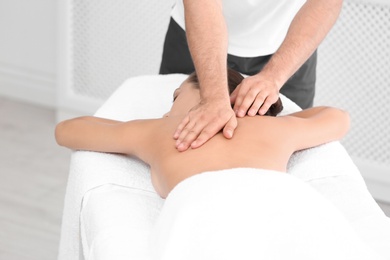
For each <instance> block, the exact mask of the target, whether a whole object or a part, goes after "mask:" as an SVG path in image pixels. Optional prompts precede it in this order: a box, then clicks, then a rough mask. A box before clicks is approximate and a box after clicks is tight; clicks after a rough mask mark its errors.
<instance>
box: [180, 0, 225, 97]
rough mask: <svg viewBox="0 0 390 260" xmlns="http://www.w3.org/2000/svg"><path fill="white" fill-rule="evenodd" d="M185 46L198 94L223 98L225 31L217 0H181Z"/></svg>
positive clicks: (218, 0)
mask: <svg viewBox="0 0 390 260" xmlns="http://www.w3.org/2000/svg"><path fill="white" fill-rule="evenodd" d="M184 8H185V22H186V33H187V41H188V46H189V49H190V52H191V56H192V59H193V62H194V65H195V68H196V71H197V74H198V78H199V82H200V87H201V88H200V90H201V98H202V99H203V100H207V99H209V98H217V97H218V98H223V99H226V101H227V102H229V96H228V92H227V75H226V73H227V72H226V66H227V64H226V58H227V46H228V33H227V27H226V23H225V19H224V17H223V12H222V2H221V0H196V1H193V0H187V1H186V0H184Z"/></svg>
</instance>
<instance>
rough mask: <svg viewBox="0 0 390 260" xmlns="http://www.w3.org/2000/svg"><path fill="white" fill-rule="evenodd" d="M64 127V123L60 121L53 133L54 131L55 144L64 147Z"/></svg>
mask: <svg viewBox="0 0 390 260" xmlns="http://www.w3.org/2000/svg"><path fill="white" fill-rule="evenodd" d="M65 127H66V121H62V122H60V123H58V124H57V126H56V128H55V131H54V136H55V139H56V142H57V144H58V145H60V146H65V137H64V134H65V130H64V129H65Z"/></svg>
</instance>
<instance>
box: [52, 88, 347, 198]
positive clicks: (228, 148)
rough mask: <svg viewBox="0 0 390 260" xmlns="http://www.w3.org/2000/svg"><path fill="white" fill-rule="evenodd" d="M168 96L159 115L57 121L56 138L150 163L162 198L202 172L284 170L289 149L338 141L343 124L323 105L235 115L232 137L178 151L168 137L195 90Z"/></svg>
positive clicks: (341, 116)
mask: <svg viewBox="0 0 390 260" xmlns="http://www.w3.org/2000/svg"><path fill="white" fill-rule="evenodd" d="M174 96H175V101H174V103H173V105H172V108H171V110H170V111H169V112H168V113H167V114H165V115H164V117H163V118H159V119H148V120H133V121H128V122H120V121H115V120H109V119H104V118H97V117H91V116H86V117H79V118H74V119H70V120H66V121H63V122H61V123H59V124H58V125H57V127H56V131H55V135H56V140H57V143H58V144H59V145H61V146H65V147H68V148H70V149H73V150H89V151H98V152H110V153H120V154H127V155H130V156H135V157H138V158H140V159H141V160H143V161H144V162H146V163H147V164H149V165H150V168H151V176H152V183H153V186H154V188H155V189H156V191H157V192H158V194H159V195H160V196H161V197H163V198H165V197H166V196H167V195H168V194H169V192H170V191H171V190H172V189H173V188H174V187H175V186H176V185H177V184H178V183H180V182H181V181H183V180H184V179H186V178H188V177H190V176H192V175H195V174H200V173H202V172H205V171H215V170H222V169H230V168H237V167H250V168H259V169H269V170H276V171H281V172H285V171H286V166H287V163H288V160H289V158H290V156H291V155H292V153H293V152H295V151H298V150H302V149H305V148H309V147H313V146H317V145H320V144H323V143H326V142H330V141H333V140H338V139H340V138H341V137H342V136H344V135H345V133H346V132H347V131H348V128H349V116H348V114H347V113H346V112H344V111H342V110H339V109H335V108H329V107H316V108H311V109H308V110H304V111H301V112H298V113H294V114H291V115H288V116H281V117H268V116H256V117H244V118H238V119H237V120H238V121H239V127H237V129H236V134H235V135H234V138H231V139H226V138H225V137H224V136H223V133H222V132H220V133H218V134H217V135H215V136H214V137H213V138H211V139H210V141H209V142H207V143H206V144H205V145H203V146H202V147H200V148H198V149H189V150H188V151H187V152H185V153H182V152H179V151H178V150H177V149H176V147H175V142H174V140H173V139H172V138H171V136H172V133H173V132H174V131H175V129H176V126H177V124H178V123H179V122H180V121H181V120H183V118H184V117H185V116H186V114H187V113H188V111H189V110H190V109H191V108H192V107H193V106H194V105H195V104H197V103H198V102H199V100H200V93H199V90H198V89H196V88H194V87H193V85H192V84H191V83H188V82H187V81H185V82H184V83H183V84H182V85H181V86H180V88H178V89H177V90H176V91H175V93H174Z"/></svg>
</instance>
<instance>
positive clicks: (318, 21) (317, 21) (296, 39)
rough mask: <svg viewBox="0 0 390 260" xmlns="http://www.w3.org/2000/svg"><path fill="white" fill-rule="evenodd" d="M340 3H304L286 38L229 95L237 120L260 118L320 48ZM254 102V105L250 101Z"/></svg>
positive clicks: (328, 0)
mask: <svg viewBox="0 0 390 260" xmlns="http://www.w3.org/2000/svg"><path fill="white" fill-rule="evenodd" d="M342 2H343V1H342V0H307V1H306V3H305V4H304V5H303V6H302V8H301V9H300V10H299V12H298V13H297V14H296V16H295V17H294V19H293V21H292V23H291V25H290V27H289V30H288V32H287V35H286V38H285V40H284V41H283V43H282V45H281V46H280V47H279V49H278V50H277V51H276V52H275V54H274V55H273V56H272V58H271V59H270V61H269V62H268V63H267V64H266V66H265V67H264V68H263V70H262V71H261V72H259V73H258V74H256V75H254V76H251V77H248V78H246V79H244V80H243V82H242V83H241V84H240V85H239V86H238V87H237V89H236V91H234V92H233V93H232V95H231V100H232V102H233V103H235V106H234V110H235V111H236V113H237V116H239V117H242V116H245V115H246V114H247V113H248V115H251V116H253V115H256V114H260V115H264V114H265V113H266V112H267V111H268V109H269V107H270V106H271V105H272V104H273V103H274V102H276V100H277V99H278V96H279V90H280V89H281V88H282V86H283V85H284V83H286V81H287V80H288V79H289V78H290V77H291V76H292V75H293V74H294V73H295V72H296V71H297V70H298V69H299V68H300V67H301V66H302V64H303V63H305V62H306V60H307V59H308V58H309V57H310V56H311V55H312V54H313V52H314V51H315V50H316V49H317V47H318V46H319V45H320V43H321V42H322V40H323V39H324V38H325V36H326V35H327V33H328V32H329V31H330V29H331V28H332V27H333V25H334V23H335V22H336V20H337V18H338V16H339V13H340V11H341V8H342ZM254 100H255V101H254Z"/></svg>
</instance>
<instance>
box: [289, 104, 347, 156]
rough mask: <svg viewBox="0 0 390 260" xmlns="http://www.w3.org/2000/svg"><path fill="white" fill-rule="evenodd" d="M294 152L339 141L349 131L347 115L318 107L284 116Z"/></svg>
mask: <svg viewBox="0 0 390 260" xmlns="http://www.w3.org/2000/svg"><path fill="white" fill-rule="evenodd" d="M286 117H287V118H286V123H287V124H288V128H287V129H288V130H287V131H289V132H290V135H291V136H290V137H291V141H292V145H293V146H294V148H295V150H302V149H306V148H310V147H314V146H318V145H321V144H324V143H328V142H331V141H336V140H340V139H341V138H342V137H343V136H344V135H345V134H346V133H347V132H348V130H349V125H350V119H349V114H348V113H347V112H345V111H343V110H340V109H336V108H331V107H320V108H312V109H308V110H303V111H302V112H298V113H294V114H292V115H289V116H286Z"/></svg>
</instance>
